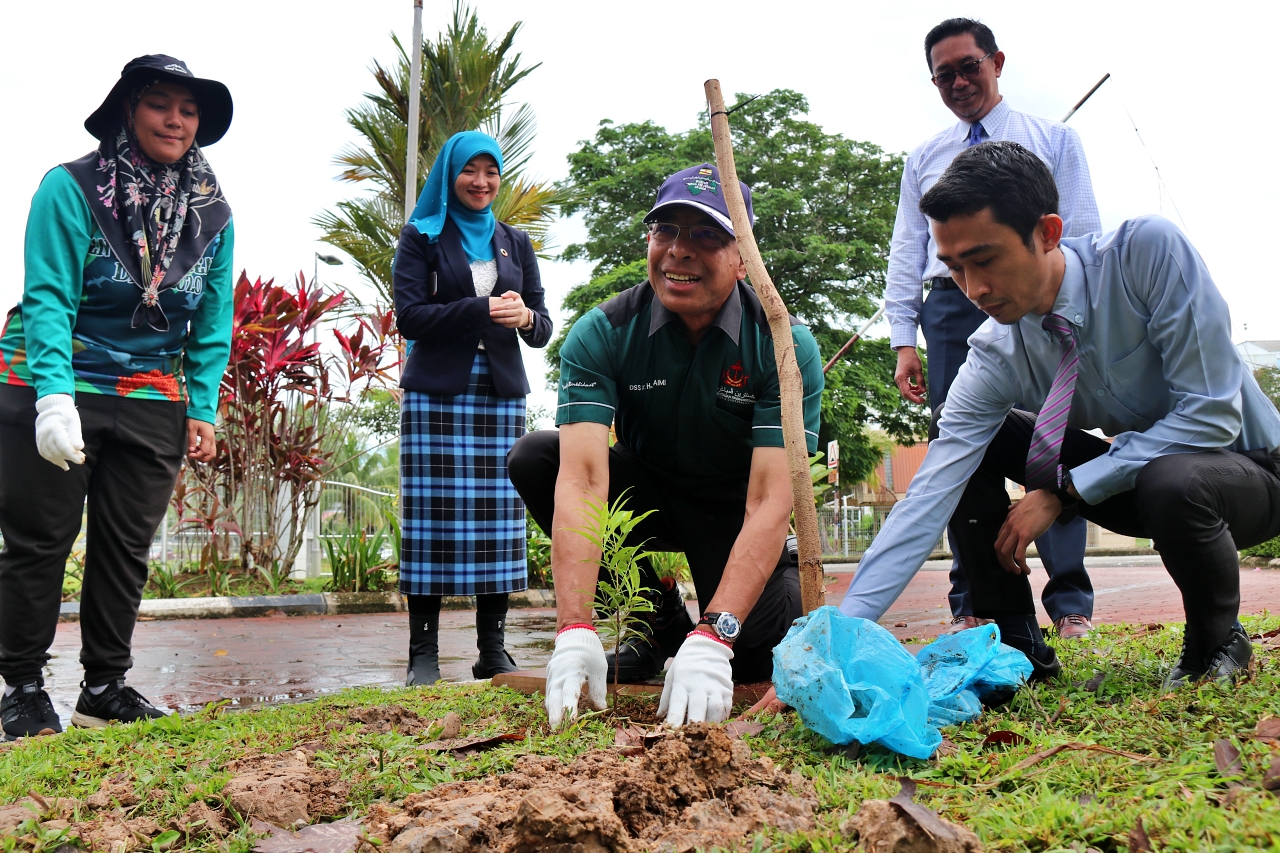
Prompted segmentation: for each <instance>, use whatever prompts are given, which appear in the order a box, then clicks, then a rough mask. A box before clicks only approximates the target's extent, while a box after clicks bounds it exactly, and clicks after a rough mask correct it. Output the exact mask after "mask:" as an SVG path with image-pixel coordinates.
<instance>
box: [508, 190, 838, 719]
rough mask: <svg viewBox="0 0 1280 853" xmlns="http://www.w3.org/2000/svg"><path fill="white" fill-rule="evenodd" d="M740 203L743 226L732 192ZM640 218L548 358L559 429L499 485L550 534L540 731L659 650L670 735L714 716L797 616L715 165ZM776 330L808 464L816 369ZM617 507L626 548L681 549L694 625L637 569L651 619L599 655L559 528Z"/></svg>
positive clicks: (570, 544)
mask: <svg viewBox="0 0 1280 853" xmlns="http://www.w3.org/2000/svg"><path fill="white" fill-rule="evenodd" d="M742 194H743V196H744V197H745V199H746V203H747V213H748V216H751V191H750V190H749V189H748V188H747V185H746V184H742ZM753 218H754V217H753ZM645 222H646V224H647V225H648V234H647V239H648V281H646V282H643V283H641V284H639V285H636V286H635V287H632V288H630V289H629V290H626V291H624V292H623V293H621V294H619V295H618V296H616V297H614V298H613V299H610V300H609V301H607V302H605V303H604V304H602V305H599V306H597V307H596V308H594V309H592V310H591V311H589V312H588V313H587V314H586V315H584V316H583V317H582V319H580V320H578V321H577V323H575V324H574V326H573V328H572V329H571V330H570V331H569V336H568V338H567V339H566V340H565V343H564V347H563V349H562V350H561V351H560V401H559V406H558V408H557V411H556V424H557V426H559V427H560V429H559V431H558V432H557V431H553V430H544V431H539V432H534V433H530V434H528V435H526V436H524V437H523V438H521V439H520V440H519V441H517V442H516V445H515V447H513V448H512V450H511V452H510V453H509V454H508V456H507V468H508V471H509V474H510V477H511V482H512V483H513V484H515V487H516V489H517V490H518V491H519V492H520V495H521V497H523V498H524V501H525V504H526V506H528V508H529V512H530V513H531V514H532V515H533V517H534V519H535V520H536V521H537V522H538V524H539V525H540V526H541V527H542V529H543V530H545V531H547V532H549V533H550V534H551V569H552V573H553V575H554V577H555V585H556V622H557V626H556V627H557V635H556V642H555V652H554V653H553V654H552V656H551V660H550V661H549V662H548V663H547V689H546V704H547V714H548V717H549V718H550V721H551V724H552V726H553V727H554V726H558V725H559V724H560V722H561V721H562V720H563V718H564V716H565V712H566V711H568V712H569V716H575V715H576V714H577V710H578V700H579V696H580V693H581V690H582V686H583V685H584V684H585V685H586V686H587V688H588V697H589V699H590V701H591V704H593V705H594V706H595V707H597V708H603V707H604V701H605V685H606V680H607V681H612V680H613V676H614V669H615V668H616V670H617V674H618V676H619V680H620V681H622V682H635V681H645V680H648V679H651V678H653V677H655V676H656V675H657V674H658V673H659V672H661V670H662V667H663V665H664V664H665V663H666V661H667V658H668V657H673V656H674V661H673V662H672V664H671V667H670V668H669V669H668V670H667V676H666V680H665V683H664V686H663V693H662V702H661V704H660V705H659V708H658V713H659V714H665V715H666V719H667V722H668V723H669V724H671V725H677V726H678V725H681V724H682V723H684V722H685V721H686V719H687V720H688V721H690V722H694V721H702V720H707V721H711V722H719V721H721V720H724V719H726V718H727V717H728V714H729V711H730V708H731V707H732V704H733V683H734V682H738V683H746V682H760V681H770V680H772V673H773V661H772V651H773V647H774V646H775V645H777V644H778V642H779V641H780V640H781V639H782V637H783V636H784V635H785V634H786V632H787V629H788V628H789V627H790V625H791V622H792V621H793V620H794V619H796V618H797V617H798V616H800V613H801V611H800V580H799V572H798V569H797V566H796V560H795V558H794V544H791V543H788V542H787V527H788V520H789V518H790V516H791V485H790V478H789V474H788V468H787V458H786V452H785V450H784V449H783V442H782V420H781V402H780V398H779V391H778V371H777V367H776V365H775V362H774V356H773V339H772V335H771V334H770V331H769V324H768V322H767V320H766V319H765V316H764V311H763V309H762V308H761V306H760V300H759V299H758V298H757V297H756V294H755V291H754V290H752V289H751V288H750V287H749V286H747V284H746V283H745V282H744V281H743V279H744V278H746V268H745V266H744V265H743V261H742V256H741V255H740V254H739V252H738V246H737V243H736V242H735V238H734V234H733V223H732V222H731V221H730V219H729V210H728V207H727V206H726V204H725V200H724V192H723V189H722V187H721V186H720V175H719V172H718V171H717V170H716V168H715V167H714V166H711V165H709V164H703V165H701V166H695V167H693V168H691V169H685V170H684V171H681V172H677V173H676V174H674V175H672V176H671V177H669V178H667V179H666V181H664V182H663V184H662V187H661V189H660V190H659V191H658V198H657V203H656V204H655V205H654V206H653V209H652V210H650V212H649V214H648V215H647V216H646V217H645ZM792 335H793V337H794V340H795V346H796V359H797V361H798V362H799V364H800V372H801V375H802V378H803V382H804V421H805V433H806V438H807V439H808V449H809V452H810V453H814V452H815V451H816V450H817V442H818V422H819V417H820V409H821V404H822V387H823V382H822V362H821V360H820V359H819V355H818V346H817V343H816V342H815V341H814V339H813V336H812V335H811V334H810V333H809V330H808V329H807V328H805V327H804V326H802V325H798V321H796V320H794V319H793V320H792ZM611 424H612V425H613V427H614V430H615V432H616V434H617V443H616V444H614V445H613V446H612V447H610V445H609V427H610V425H611ZM623 496H625V500H626V505H627V509H629V510H631V511H632V512H633V513H635V515H637V516H639V515H642V514H644V513H652V514H650V515H648V516H647V517H645V518H644V519H643V520H641V521H640V522H639V524H638V525H637V526H636V527H635V529H634V530H633V531H632V534H631V536H630V537H629V538H628V540H627V544H628V545H641V544H642V543H643V545H644V547H645V548H647V549H649V550H652V551H683V552H684V553H685V556H686V557H687V558H688V561H689V570H690V573H691V574H692V576H693V585H694V588H695V590H696V592H697V596H698V605H699V610H700V612H701V614H702V618H701V620H700V621H699V622H698V624H697V626H696V627H695V625H694V623H693V620H692V619H691V618H690V617H689V615H688V612H687V611H686V610H685V606H684V602H683V601H682V600H681V598H680V594H679V592H678V590H677V589H676V588H675V586H674V584H672V583H670V582H668V583H666V584H664V583H663V582H662V580H660V579H659V578H658V576H657V574H656V573H655V572H654V571H653V568H652V567H651V566H650V565H648V563H647V562H646V563H642V567H643V568H642V583H643V585H644V587H645V588H646V591H647V596H648V597H649V598H650V600H651V601H652V602H653V603H654V604H655V607H656V610H655V612H653V613H650V614H644V616H645V619H646V623H647V624H646V625H645V626H644V630H643V632H642V634H641V635H640V636H639V637H637V638H635V639H634V640H633V641H631V642H629V643H627V644H624V646H623V648H622V649H621V651H620V653H619V654H618V655H617V656H616V657H615V656H614V655H608V656H606V655H605V652H604V648H603V646H602V645H601V643H600V640H599V639H598V638H597V636H596V634H595V630H594V628H593V627H592V603H593V599H594V597H595V593H596V583H597V576H598V574H599V573H600V572H599V568H598V567H599V563H600V547H599V546H598V545H595V544H593V543H592V542H590V541H588V540H587V539H586V538H584V537H583V536H581V535H579V534H578V533H576V532H574V531H575V528H581V527H583V526H584V524H585V523H586V521H587V515H585V514H584V511H585V510H587V507H588V502H589V501H591V500H594V501H597V502H599V501H604V500H606V499H607V500H608V501H610V502H613V501H616V500H618V499H619V497H623ZM601 580H605V578H601ZM607 580H610V581H613V582H616V579H614V578H607ZM663 580H667V581H669V579H663Z"/></svg>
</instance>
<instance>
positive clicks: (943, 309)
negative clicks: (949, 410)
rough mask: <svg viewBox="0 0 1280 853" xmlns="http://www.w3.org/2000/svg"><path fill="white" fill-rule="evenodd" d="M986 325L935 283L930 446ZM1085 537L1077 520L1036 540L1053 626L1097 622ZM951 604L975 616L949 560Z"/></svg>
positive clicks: (945, 284)
mask: <svg viewBox="0 0 1280 853" xmlns="http://www.w3.org/2000/svg"><path fill="white" fill-rule="evenodd" d="M986 319H987V315H986V313H985V312H984V311H982V309H980V308H979V307H978V306H977V305H974V304H973V303H972V302H970V301H969V297H967V296H965V295H964V291H963V290H961V289H960V288H959V287H957V286H956V284H955V282H954V281H952V280H951V279H950V278H946V279H934V286H933V287H932V288H930V290H929V295H928V296H927V297H925V300H924V306H923V308H922V309H921V311H920V330H921V331H922V332H924V340H925V344H926V345H928V347H929V382H928V388H929V408H930V409H932V410H933V414H934V417H933V422H932V423H931V424H930V427H929V440H930V441H932V440H933V439H935V438H937V437H938V431H937V424H938V416H939V414H940V413H941V411H942V406H943V404H944V403H946V401H947V392H948V391H950V390H951V383H952V382H954V381H955V379H956V374H957V373H959V372H960V365H962V364H964V362H965V359H966V358H968V357H969V336H970V335H972V334H973V333H974V332H976V331H977V330H978V327H979V326H981V325H982V324H983V323H984V322H985V321H986ZM948 533H949V535H950V538H951V541H955V538H956V532H955V531H954V530H949V531H948ZM1087 536H1088V529H1087V527H1086V525H1085V521H1084V519H1083V518H1078V517H1077V518H1072V519H1070V520H1067V521H1064V522H1062V523H1059V524H1055V525H1053V526H1052V527H1050V528H1049V529H1048V530H1046V531H1045V532H1044V535H1043V536H1041V537H1040V538H1039V539H1037V540H1036V551H1037V552H1038V553H1039V554H1040V559H1041V560H1042V561H1043V562H1044V568H1045V572H1046V573H1047V574H1048V575H1049V583H1048V584H1046V585H1045V588H1044V590H1043V591H1042V592H1041V593H1040V600H1041V601H1043V602H1044V609H1045V610H1046V611H1047V612H1048V613H1049V618H1050V619H1052V620H1053V621H1055V622H1056V621H1058V620H1059V619H1061V618H1062V617H1064V616H1070V615H1071V614H1073V613H1074V614H1079V615H1081V616H1084V617H1086V618H1089V619H1092V618H1093V584H1092V582H1091V581H1090V580H1089V573H1088V572H1087V571H1085V568H1084V550H1085V539H1086V537H1087ZM953 553H955V552H954V551H953ZM947 601H948V603H949V604H950V605H951V615H953V616H973V615H974V613H973V601H972V599H971V598H970V595H969V582H968V580H967V579H966V578H965V574H964V568H963V567H962V566H961V563H960V558H959V557H958V556H956V557H953V558H952V560H951V592H950V593H949V594H948V595H947Z"/></svg>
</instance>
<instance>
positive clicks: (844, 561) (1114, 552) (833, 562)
mask: <svg viewBox="0 0 1280 853" xmlns="http://www.w3.org/2000/svg"><path fill="white" fill-rule="evenodd" d="M1084 555H1085V557H1158V556H1160V552H1159V551H1157V550H1155V549H1154V548H1095V549H1094V550H1092V551H1085V552H1084ZM1027 556H1028V557H1031V558H1036V557H1039V556H1040V554H1039V552H1038V551H1036V549H1035V548H1028V549H1027ZM929 559H930V560H950V559H951V552H950V551H934V552H933V553H932V554H930V555H929ZM861 561H862V555H861V554H850V555H849V556H848V557H842V556H838V555H837V556H835V557H825V558H823V560H822V564H823V565H824V566H856V565H857V564H858V563H860V562H861Z"/></svg>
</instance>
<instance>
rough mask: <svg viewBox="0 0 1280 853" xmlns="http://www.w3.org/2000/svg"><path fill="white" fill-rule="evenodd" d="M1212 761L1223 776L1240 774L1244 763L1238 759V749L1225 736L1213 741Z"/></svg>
mask: <svg viewBox="0 0 1280 853" xmlns="http://www.w3.org/2000/svg"><path fill="white" fill-rule="evenodd" d="M1213 763H1214V766H1216V767H1217V768H1218V772H1219V773H1220V774H1222V775H1223V776H1240V775H1242V774H1243V773H1244V764H1243V762H1241V760H1240V750H1238V749H1236V748H1235V745H1234V744H1232V743H1231V741H1229V740H1227V739H1226V738H1220V739H1218V740H1215V741H1214V742H1213Z"/></svg>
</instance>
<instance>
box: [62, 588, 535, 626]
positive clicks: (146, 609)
mask: <svg viewBox="0 0 1280 853" xmlns="http://www.w3.org/2000/svg"><path fill="white" fill-rule="evenodd" d="M507 601H508V604H509V606H511V607H513V608H528V607H555V606H556V594H555V591H554V590H550V589H526V590H522V591H521V592H513V593H511V594H510V596H509V597H508V599H507ZM440 606H441V607H442V608H443V609H445V610H474V609H475V606H476V600H475V597H474V596H470V595H446V596H445V597H444V600H443V601H442V602H441V605H440ZM407 610H408V606H407V604H406V602H405V598H404V596H402V595H401V594H400V593H398V592H323V593H309V594H305V595H248V596H239V597H230V596H224V597H207V598H149V599H144V600H143V602H142V605H141V606H140V607H139V608H138V618H139V619H140V620H146V621H151V620H160V619H227V618H233V617H236V618H245V617H253V616H280V615H284V616H315V615H327V616H341V615H344V614H347V613H404V612H406V611H407ZM58 621H59V622H79V621H80V602H78V601H64V602H62V608H61V611H60V612H59V614H58Z"/></svg>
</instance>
